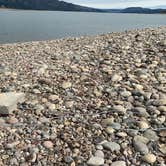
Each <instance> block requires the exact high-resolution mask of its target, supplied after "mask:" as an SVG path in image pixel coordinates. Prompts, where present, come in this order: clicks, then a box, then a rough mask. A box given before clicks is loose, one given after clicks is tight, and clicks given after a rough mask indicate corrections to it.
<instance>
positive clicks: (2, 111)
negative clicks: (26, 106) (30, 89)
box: [0, 92, 25, 115]
mask: <svg viewBox="0 0 166 166" xmlns="http://www.w3.org/2000/svg"><path fill="white" fill-rule="evenodd" d="M24 98H25V95H24V93H16V92H8V93H1V94H0V115H9V114H12V112H13V111H14V110H15V109H16V108H17V104H18V103H21V102H23V101H24V100H25V99H24Z"/></svg>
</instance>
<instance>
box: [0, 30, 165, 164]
mask: <svg viewBox="0 0 166 166" xmlns="http://www.w3.org/2000/svg"><path fill="white" fill-rule="evenodd" d="M138 37H139V38H140V40H137V39H138ZM165 41H166V27H159V28H154V29H153V28H146V29H143V30H132V31H126V32H121V33H110V34H103V35H98V36H94V37H88V36H87V37H80V38H67V39H60V40H54V41H40V42H27V43H14V44H3V45H0V96H2V95H4V94H5V95H6V94H9V93H12V94H13V93H14V94H16V93H17V94H18V93H19V94H23V95H22V97H21V98H19V100H15V98H14V97H13V98H12V100H10V99H11V98H10V99H8V100H6V101H5V102H7V103H2V102H1V103H0V106H1V105H2V104H4V105H5V109H6V112H7V113H5V115H4V114H3V113H4V111H5V110H4V109H2V108H4V107H3V106H2V107H1V109H0V111H1V113H2V114H0V165H3V166H7V165H20V166H27V165H35V166H41V165H50V166H53V165H57V166H62V165H63V166H68V165H69V166H86V165H88V164H89V165H94V166H95V165H96V166H98V165H104V166H109V165H112V166H115V165H117V166H122V165H124V166H125V165H136V166H138V165H147V164H153V165H164V164H165V155H166V146H165V132H166V118H165V117H166V87H165V83H166V82H165V80H166V70H165V66H166V42H165ZM22 99H23V100H22ZM2 100H3V98H2ZM11 101H14V102H13V104H11ZM9 105H10V106H11V107H10V108H11V109H10V108H9V107H7V106H9Z"/></svg>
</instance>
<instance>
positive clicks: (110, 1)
mask: <svg viewBox="0 0 166 166" xmlns="http://www.w3.org/2000/svg"><path fill="white" fill-rule="evenodd" d="M64 1H66V2H71V3H75V4H79V5H83V6H89V7H95V8H106V9H108V8H111V9H112V8H126V7H133V6H136V7H138V6H139V7H162V6H164V7H166V0H64Z"/></svg>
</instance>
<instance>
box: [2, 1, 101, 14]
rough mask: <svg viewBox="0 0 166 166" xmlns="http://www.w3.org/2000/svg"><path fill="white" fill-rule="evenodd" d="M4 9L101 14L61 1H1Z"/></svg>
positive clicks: (96, 10)
mask: <svg viewBox="0 0 166 166" xmlns="http://www.w3.org/2000/svg"><path fill="white" fill-rule="evenodd" d="M0 6H1V7H3V8H12V9H25V10H57V11H86V12H100V11H101V10H99V9H94V8H89V7H83V6H80V5H75V4H72V3H67V2H64V1H59V0H0Z"/></svg>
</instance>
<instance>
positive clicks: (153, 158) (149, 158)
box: [143, 153, 156, 164]
mask: <svg viewBox="0 0 166 166" xmlns="http://www.w3.org/2000/svg"><path fill="white" fill-rule="evenodd" d="M143 160H144V161H145V162H147V163H149V164H153V163H154V162H155V161H156V156H155V155H154V154H150V153H148V154H145V155H144V156H143Z"/></svg>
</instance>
